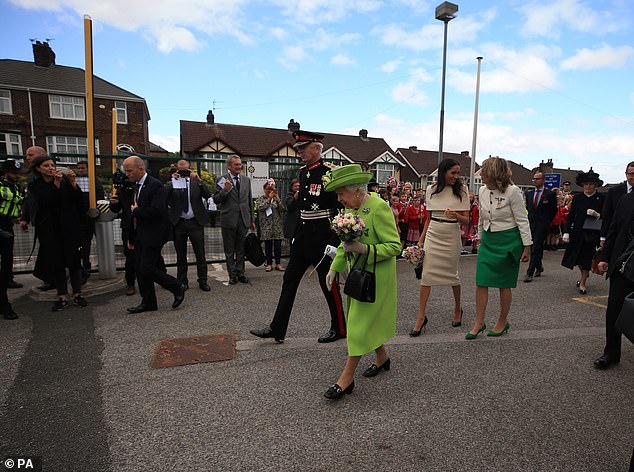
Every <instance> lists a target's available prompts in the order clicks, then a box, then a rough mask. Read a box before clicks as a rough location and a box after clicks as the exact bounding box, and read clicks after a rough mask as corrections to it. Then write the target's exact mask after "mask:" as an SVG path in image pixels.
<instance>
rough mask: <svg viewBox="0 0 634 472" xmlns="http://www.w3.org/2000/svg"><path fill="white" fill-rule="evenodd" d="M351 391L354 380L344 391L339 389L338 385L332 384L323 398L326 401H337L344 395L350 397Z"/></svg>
mask: <svg viewBox="0 0 634 472" xmlns="http://www.w3.org/2000/svg"><path fill="white" fill-rule="evenodd" d="M353 389H354V380H353V381H352V383H351V384H350V385H348V386H347V387H346V388H345V389H343V388H341V387H340V386H339V385H338V384H334V385H333V386H332V387H330V388H329V389H328V390H326V393H324V397H326V398H327V399H328V400H339V399H340V398H341V397H343V396H344V395H350V394H351V393H352V390H353Z"/></svg>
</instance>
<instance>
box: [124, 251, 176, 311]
mask: <svg viewBox="0 0 634 472" xmlns="http://www.w3.org/2000/svg"><path fill="white" fill-rule="evenodd" d="M134 254H135V260H136V266H135V268H136V275H137V283H138V284H139V292H140V294H141V303H143V304H144V305H147V306H148V307H156V306H157V302H156V291H155V290H154V284H155V283H157V284H159V285H160V286H161V287H163V288H164V289H165V290H169V291H170V292H172V293H173V294H176V293H177V291H178V290H179V289H180V286H181V284H180V282H179V281H178V280H177V279H176V278H175V277H172V276H171V275H169V274H168V273H166V272H165V271H162V270H161V264H162V261H163V257H162V256H161V246H144V245H143V243H141V242H138V241H136V242H135V243H134ZM163 265H164V263H163Z"/></svg>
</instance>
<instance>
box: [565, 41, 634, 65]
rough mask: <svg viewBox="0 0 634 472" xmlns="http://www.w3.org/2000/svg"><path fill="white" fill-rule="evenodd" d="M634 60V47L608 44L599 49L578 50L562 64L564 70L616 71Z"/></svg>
mask: <svg viewBox="0 0 634 472" xmlns="http://www.w3.org/2000/svg"><path fill="white" fill-rule="evenodd" d="M633 58H634V47H631V46H620V47H612V46H609V45H607V44H605V45H603V46H601V47H600V48H597V49H585V48H584V49H577V53H576V54H575V55H574V56H572V57H569V58H568V59H565V60H564V61H562V63H561V68H562V69H564V70H571V69H572V70H592V69H604V68H611V69H616V68H619V67H621V66H623V64H625V63H626V62H627V61H628V60H630V59H633Z"/></svg>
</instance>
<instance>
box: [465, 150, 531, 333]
mask: <svg viewBox="0 0 634 472" xmlns="http://www.w3.org/2000/svg"><path fill="white" fill-rule="evenodd" d="M480 176H481V177H482V183H483V184H484V186H483V187H481V188H480V193H479V203H480V221H479V222H478V235H479V237H480V249H479V251H478V263H477V266H476V322H475V324H474V325H473V329H472V330H471V331H470V332H469V333H467V335H466V336H465V338H466V339H475V338H477V337H478V334H480V333H482V332H484V330H485V329H486V323H485V322H484V315H485V313H486V308H487V302H488V301H489V287H495V288H499V289H500V316H499V318H498V321H497V323H496V324H495V326H494V327H493V329H492V330H490V331H489V332H488V334H487V336H502V335H503V334H504V333H506V332H507V331H508V330H509V327H510V325H509V323H508V321H507V317H508V314H509V310H510V309H511V301H512V300H513V295H512V293H511V289H512V288H515V287H516V286H517V275H518V273H519V270H520V262H528V260H529V259H530V255H531V244H533V242H532V239H531V230H530V226H529V224H528V215H527V213H526V206H525V204H524V198H523V196H522V191H521V190H520V189H519V188H518V187H516V186H515V185H513V182H512V181H511V169H510V167H509V165H508V163H507V162H506V160H504V159H502V158H500V157H490V158H488V159H487V160H485V161H484V163H483V164H482V168H481V170H480Z"/></svg>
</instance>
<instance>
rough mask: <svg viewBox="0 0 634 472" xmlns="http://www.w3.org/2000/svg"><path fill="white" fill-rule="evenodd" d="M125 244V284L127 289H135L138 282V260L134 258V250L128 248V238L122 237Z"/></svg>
mask: <svg viewBox="0 0 634 472" xmlns="http://www.w3.org/2000/svg"><path fill="white" fill-rule="evenodd" d="M121 240H122V242H123V255H124V256H125V266H124V267H125V284H126V287H134V281H135V280H136V269H135V266H136V260H135V256H134V249H129V248H128V238H127V237H124V236H122V238H121Z"/></svg>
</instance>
